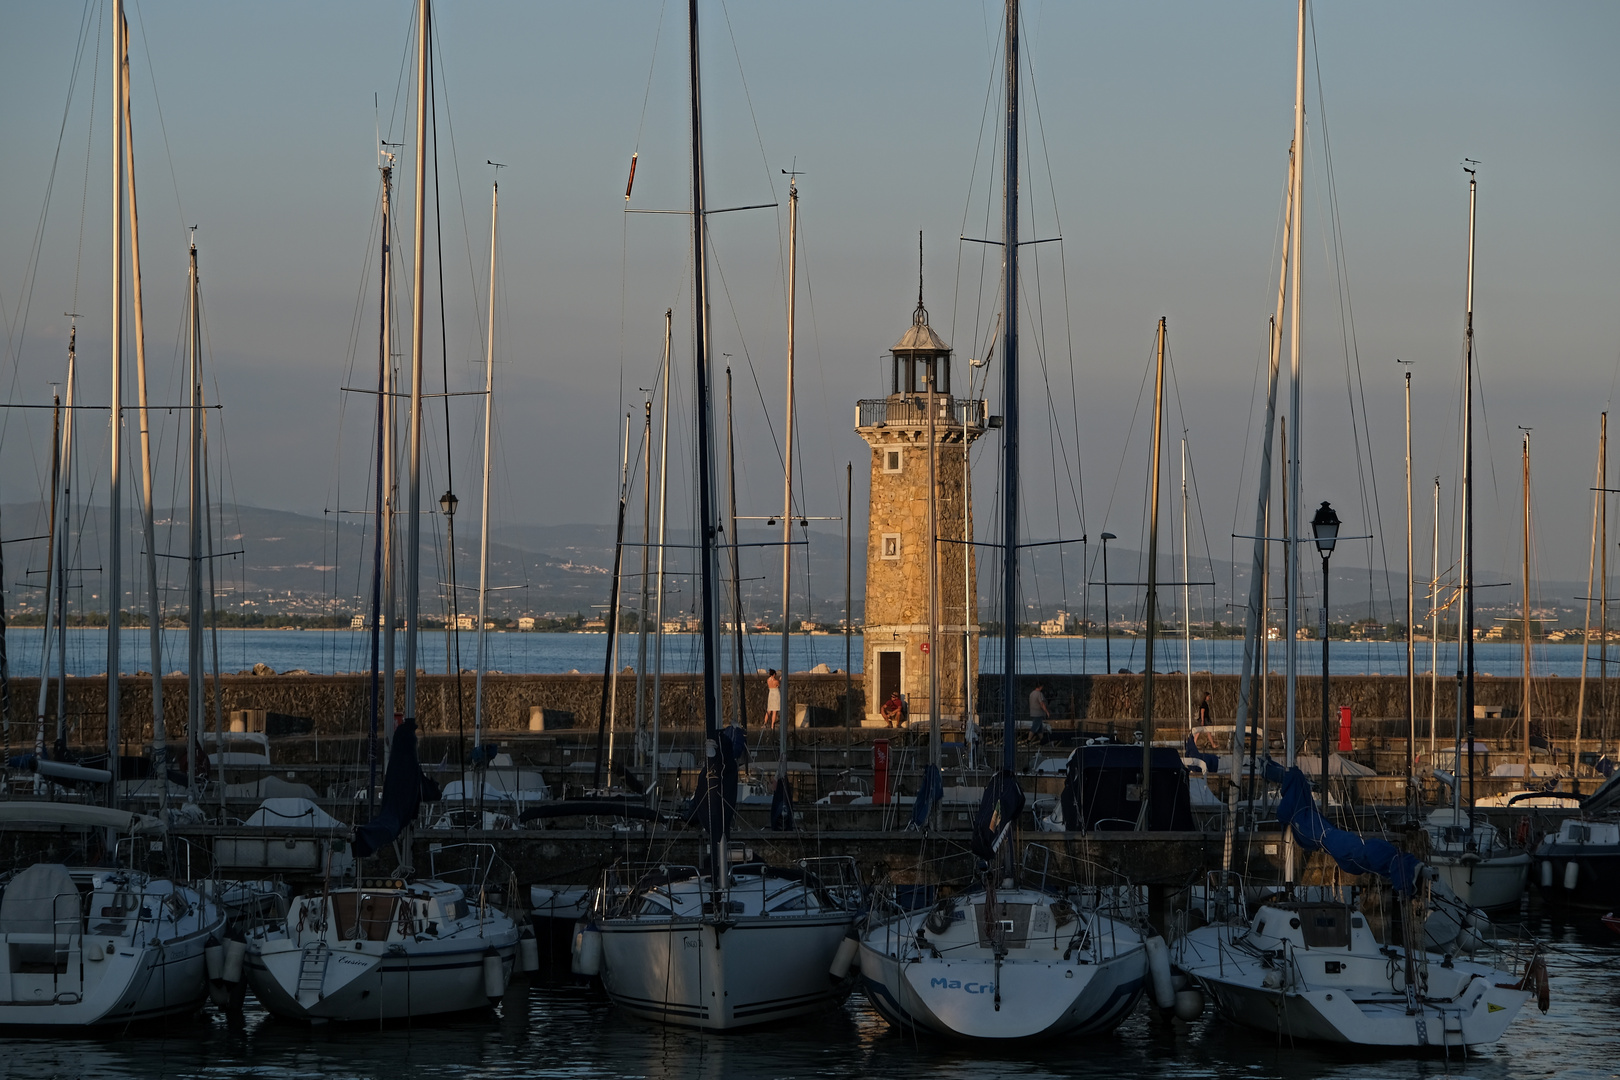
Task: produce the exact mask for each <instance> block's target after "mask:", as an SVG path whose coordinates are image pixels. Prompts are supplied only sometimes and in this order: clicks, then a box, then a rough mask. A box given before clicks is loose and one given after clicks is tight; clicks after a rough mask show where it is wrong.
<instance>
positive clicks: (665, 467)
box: [649, 308, 675, 802]
mask: <svg viewBox="0 0 1620 1080" xmlns="http://www.w3.org/2000/svg"><path fill="white" fill-rule="evenodd" d="M674 318H675V310H674V309H673V308H665V309H664V381H663V384H662V385H663V388H664V417H663V420H662V421H661V424H662V430H661V431H660V432H659V435H658V441H659V444H658V595H657V597H656V598H655V599H654V600H653V609H654V612H655V615H654V619H655V621H656V622H657V625H656V626H655V627H654V628H653V690H652V783H651V784H650V785H649V787H650V789H651V791H652V793H653V799H654V801H655V802H656V800H657V798H658V767H659V758H658V735H659V731H658V728H659V721H660V720H661V719H662V718H663V692H664V567H665V566H666V565H667V561H666V559H665V556H664V534H665V526H666V525H667V524H668V521H669V389H670V387H669V375H670V370H669V351H670V350H669V346H670V340H671V337H672V336H673V329H674V327H673V323H674Z"/></svg>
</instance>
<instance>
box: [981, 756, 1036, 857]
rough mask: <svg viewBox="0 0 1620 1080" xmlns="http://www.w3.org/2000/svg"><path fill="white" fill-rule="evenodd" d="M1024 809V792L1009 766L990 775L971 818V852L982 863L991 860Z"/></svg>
mask: <svg viewBox="0 0 1620 1080" xmlns="http://www.w3.org/2000/svg"><path fill="white" fill-rule="evenodd" d="M1023 812H1024V793H1023V792H1022V791H1021V790H1019V788H1018V778H1017V777H1016V776H1014V775H1013V774H1012V771H1011V770H1010V769H1002V770H1001V771H1000V772H999V773H997V774H996V775H995V776H993V777H991V778H990V783H988V784H986V785H985V788H984V798H983V799H981V800H980V801H979V813H978V816H977V817H975V818H974V820H973V854H975V855H977V856H978V857H979V858H981V859H983V860H984V861H985V862H992V861H994V860H995V858H996V853H997V852H998V851H1000V850H1001V844H1002V841H1004V840H1006V839H1007V835H1008V834H1009V833H1011V832H1012V830H1013V827H1014V826H1015V825H1017V824H1018V816H1019V815H1020V814H1022V813H1023Z"/></svg>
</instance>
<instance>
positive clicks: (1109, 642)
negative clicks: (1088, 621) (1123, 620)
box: [1102, 532, 1119, 675]
mask: <svg viewBox="0 0 1620 1080" xmlns="http://www.w3.org/2000/svg"><path fill="white" fill-rule="evenodd" d="M1118 539H1119V537H1117V536H1115V535H1114V534H1113V533H1111V532H1105V533H1103V534H1102V542H1103V664H1104V666H1105V667H1107V669H1108V674H1110V675H1112V674H1113V673H1114V642H1113V634H1112V631H1113V626H1114V619H1113V616H1112V615H1110V614H1109V612H1108V541H1110V540H1118Z"/></svg>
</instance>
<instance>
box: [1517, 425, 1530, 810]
mask: <svg viewBox="0 0 1620 1080" xmlns="http://www.w3.org/2000/svg"><path fill="white" fill-rule="evenodd" d="M1522 610H1523V615H1522V618H1523V622H1524V702H1523V704H1522V705H1521V706H1520V708H1519V718H1520V720H1521V721H1522V722H1523V724H1524V782H1525V785H1526V786H1527V787H1528V786H1529V784H1530V432H1529V431H1526V432H1525V433H1524V606H1523V609H1522Z"/></svg>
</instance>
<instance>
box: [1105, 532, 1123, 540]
mask: <svg viewBox="0 0 1620 1080" xmlns="http://www.w3.org/2000/svg"><path fill="white" fill-rule="evenodd" d="M1102 538H1103V539H1104V540H1118V539H1119V537H1117V536H1115V535H1114V534H1113V533H1111V532H1105V533H1103V534H1102Z"/></svg>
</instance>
